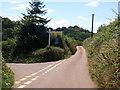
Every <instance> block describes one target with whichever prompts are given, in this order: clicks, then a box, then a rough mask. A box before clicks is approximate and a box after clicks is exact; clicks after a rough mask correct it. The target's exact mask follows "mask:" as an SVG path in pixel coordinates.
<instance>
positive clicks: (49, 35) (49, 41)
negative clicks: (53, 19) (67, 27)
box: [48, 29, 51, 47]
mask: <svg viewBox="0 0 120 90" xmlns="http://www.w3.org/2000/svg"><path fill="white" fill-rule="evenodd" d="M50 32H51V29H49V38H48V46H49V47H50Z"/></svg>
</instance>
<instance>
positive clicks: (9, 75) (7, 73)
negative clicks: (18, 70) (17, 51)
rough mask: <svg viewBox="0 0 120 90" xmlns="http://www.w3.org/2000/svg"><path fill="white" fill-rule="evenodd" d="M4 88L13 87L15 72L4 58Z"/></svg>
mask: <svg viewBox="0 0 120 90" xmlns="http://www.w3.org/2000/svg"><path fill="white" fill-rule="evenodd" d="M1 62H2V89H3V90H4V89H5V88H11V87H12V85H13V83H14V73H13V71H12V70H11V69H10V68H9V67H7V65H6V63H5V62H4V60H3V59H2V61H1Z"/></svg>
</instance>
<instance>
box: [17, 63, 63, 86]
mask: <svg viewBox="0 0 120 90" xmlns="http://www.w3.org/2000/svg"><path fill="white" fill-rule="evenodd" d="M59 62H60V63H59ZM62 62H63V61H58V62H57V64H56V63H53V64H51V65H49V66H47V67H45V68H43V69H41V70H39V71H38V72H35V73H33V74H31V75H29V76H26V78H22V79H20V80H19V81H16V82H15V84H19V83H20V82H21V81H24V80H26V79H27V78H29V77H32V76H34V75H36V74H38V73H40V72H42V71H44V70H46V69H48V68H49V67H51V66H53V65H54V64H56V65H54V66H53V67H51V68H49V69H48V70H46V71H45V72H44V73H43V75H44V74H46V73H48V72H49V71H51V70H52V69H54V68H55V67H57V66H58V65H59V64H61V63H62ZM38 77H39V76H36V77H35V78H32V79H31V80H32V81H34V80H36V79H37V78H38ZM32 81H27V82H25V83H24V84H25V85H20V86H19V87H18V88H24V87H25V86H26V85H28V84H30V83H32Z"/></svg>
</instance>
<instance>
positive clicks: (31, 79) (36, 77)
mask: <svg viewBox="0 0 120 90" xmlns="http://www.w3.org/2000/svg"><path fill="white" fill-rule="evenodd" d="M38 77H39V76H36V77H35V78H33V79H31V80H33V81H34V80H36V79H37V78H38Z"/></svg>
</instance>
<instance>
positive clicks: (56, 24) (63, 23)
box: [48, 19, 69, 29]
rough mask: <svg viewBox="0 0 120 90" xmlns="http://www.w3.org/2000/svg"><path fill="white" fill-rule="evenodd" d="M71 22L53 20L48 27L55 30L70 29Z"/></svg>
mask: <svg viewBox="0 0 120 90" xmlns="http://www.w3.org/2000/svg"><path fill="white" fill-rule="evenodd" d="M68 24H69V21H68V20H66V19H64V20H54V19H52V20H51V21H50V22H49V23H48V26H49V27H52V28H53V29H56V28H58V27H68V26H69V25H68Z"/></svg>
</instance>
